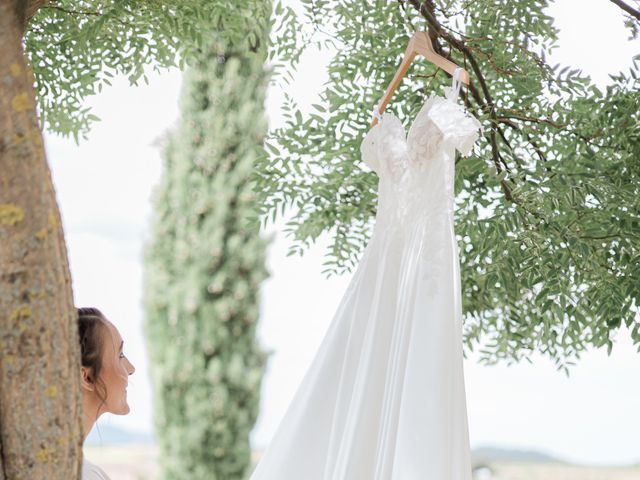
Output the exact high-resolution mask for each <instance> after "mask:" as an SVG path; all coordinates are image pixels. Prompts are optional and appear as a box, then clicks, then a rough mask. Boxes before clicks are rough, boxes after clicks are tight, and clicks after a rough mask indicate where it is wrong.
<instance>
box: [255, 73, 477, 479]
mask: <svg viewBox="0 0 640 480" xmlns="http://www.w3.org/2000/svg"><path fill="white" fill-rule="evenodd" d="M458 74H459V70H456V73H455V74H454V78H453V85H452V87H451V88H446V93H445V95H444V96H435V95H432V96H430V97H429V98H428V99H427V101H426V103H425V104H424V105H423V107H422V108H421V110H420V112H419V113H418V115H417V116H416V118H415V120H414V122H413V124H412V126H411V128H410V129H409V132H408V134H407V135H405V130H404V127H403V126H402V123H401V122H400V120H399V119H398V118H397V117H396V116H394V115H393V114H391V113H386V112H385V113H383V114H382V115H381V116H379V118H380V121H379V123H378V124H377V125H375V126H374V127H373V128H372V129H371V130H369V131H368V132H367V134H366V135H365V137H364V139H363V141H362V144H361V153H362V158H363V160H364V162H366V164H367V165H369V166H370V167H371V168H372V169H373V170H374V171H375V172H376V173H377V174H378V176H379V187H378V195H379V196H378V210H377V214H376V222H375V227H374V230H373V234H372V237H371V239H370V241H369V243H368V245H367V247H366V248H365V250H364V253H363V256H362V259H361V261H360V263H359V264H358V266H357V268H356V270H355V272H354V275H353V277H352V280H351V282H350V284H349V286H348V288H347V291H346V292H345V294H344V297H343V298H342V300H341V302H340V304H339V306H338V309H337V311H336V313H335V316H334V318H333V320H332V322H331V324H330V326H329V328H328V330H327V333H326V335H325V337H324V339H323V340H322V343H321V344H320V347H319V349H318V351H317V353H316V355H315V357H314V359H313V361H312V363H311V366H310V367H309V369H308V371H307V373H306V374H305V376H304V378H303V380H302V382H301V384H300V386H299V388H298V390H297V392H296V394H295V395H294V397H293V400H292V401H291V404H290V405H289V407H288V409H287V411H286V413H285V416H284V418H283V420H282V422H281V423H280V425H279V427H278V430H277V432H276V434H275V436H274V438H273V440H272V442H271V443H270V445H269V447H268V448H267V450H266V451H265V453H264V455H263V456H262V458H261V459H260V461H259V463H258V465H257V466H256V468H255V470H254V472H253V474H252V475H251V477H250V480H471V459H470V447H469V436H468V426H467V410H466V399H465V387H464V375H463V356H462V308H461V306H462V304H461V297H460V274H459V258H458V248H457V244H456V240H455V235H454V224H453V218H454V217H453V206H454V193H453V180H454V159H455V149H457V150H458V151H460V152H461V153H462V154H464V155H467V154H468V153H469V151H470V150H471V147H472V146H473V144H474V143H475V141H476V140H477V139H478V136H479V131H482V127H481V125H480V123H479V122H478V120H477V119H476V118H474V117H473V116H471V115H470V114H468V113H467V112H466V111H465V110H464V107H463V105H461V104H459V103H458V102H457V97H458V92H459V89H460V84H459V82H458Z"/></svg>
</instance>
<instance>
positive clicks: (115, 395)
mask: <svg viewBox="0 0 640 480" xmlns="http://www.w3.org/2000/svg"><path fill="white" fill-rule="evenodd" d="M106 330H107V331H106V332H105V334H104V336H103V339H104V340H103V349H102V370H101V371H100V378H101V379H102V381H103V382H104V384H105V387H106V389H107V401H106V403H105V404H104V405H102V406H101V407H100V412H101V413H104V412H110V413H114V414H116V415H126V414H127V413H129V410H130V409H129V404H128V403H127V386H128V384H129V375H131V374H133V372H135V371H136V369H135V367H134V366H133V365H132V364H131V362H130V361H129V359H128V358H127V357H126V356H125V354H124V352H123V347H124V342H123V340H122V337H121V336H120V332H118V329H117V328H116V327H115V325H113V323H111V322H107V329H106Z"/></svg>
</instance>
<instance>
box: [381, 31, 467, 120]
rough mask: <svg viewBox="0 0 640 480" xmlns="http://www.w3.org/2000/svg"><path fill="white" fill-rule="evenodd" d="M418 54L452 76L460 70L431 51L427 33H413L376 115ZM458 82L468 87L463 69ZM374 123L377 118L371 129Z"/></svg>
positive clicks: (387, 101) (382, 110) (465, 72)
mask: <svg viewBox="0 0 640 480" xmlns="http://www.w3.org/2000/svg"><path fill="white" fill-rule="evenodd" d="M418 53H419V54H421V55H422V56H424V57H426V58H427V60H429V61H431V62H432V63H434V64H436V65H437V66H438V67H440V68H442V69H443V70H445V71H446V72H449V73H450V74H451V75H452V76H453V72H455V70H456V68H461V67H458V65H456V64H455V63H453V62H452V61H450V60H448V59H446V58H445V57H443V56H442V55H438V54H437V53H436V52H435V50H434V49H433V44H432V43H431V39H430V38H429V36H428V35H427V32H415V33H414V34H413V36H412V37H411V40H409V45H407V50H406V51H405V52H404V58H403V59H402V63H401V64H400V67H398V71H397V72H396V74H395V75H394V76H393V80H391V83H390V84H389V86H388V87H387V91H386V92H384V96H383V97H382V100H381V101H380V103H379V104H378V113H380V114H382V112H384V109H385V108H386V106H387V104H388V103H389V100H391V96H392V95H393V92H395V91H396V88H398V85H400V81H401V80H402V77H404V75H405V73H407V70H409V66H410V65H411V62H413V59H414V58H415V57H416V55H417V54H418ZM460 81H461V82H463V83H464V84H465V85H469V73H468V72H467V71H466V70H465V69H464V68H463V69H462V71H461V72H460ZM376 123H378V118H377V117H375V116H374V118H373V120H372V121H371V126H372V127H373V126H374V125H375V124H376Z"/></svg>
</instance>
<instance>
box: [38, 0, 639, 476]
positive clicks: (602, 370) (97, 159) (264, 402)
mask: <svg viewBox="0 0 640 480" xmlns="http://www.w3.org/2000/svg"><path fill="white" fill-rule="evenodd" d="M608 3H609V2H606V1H602V0H601V1H596V0H583V1H580V2H578V1H577V0H573V1H564V2H556V3H555V4H554V5H553V6H552V7H551V8H550V13H551V14H552V15H553V16H554V17H555V18H556V25H557V26H558V27H559V28H560V30H561V31H560V41H559V45H560V47H559V48H558V49H557V50H555V51H553V52H552V54H551V55H550V57H551V58H549V59H548V61H549V63H551V64H553V63H556V62H562V63H564V64H569V65H572V66H573V67H577V68H580V69H582V70H583V72H584V73H587V74H589V75H590V76H591V77H592V79H593V80H594V82H595V83H596V84H597V85H598V86H599V87H601V88H604V86H606V85H607V84H608V82H609V80H610V79H609V77H608V73H611V72H617V71H619V70H622V69H625V68H626V67H627V65H628V63H629V58H631V57H632V56H633V55H634V54H637V53H638V51H639V50H640V49H639V48H638V47H639V45H638V43H637V42H630V41H628V40H627V37H628V32H627V30H626V29H625V28H624V26H623V18H622V16H621V15H620V13H619V11H617V10H616V9H614V8H609V5H608ZM605 37H606V39H607V40H606V42H604V41H603V38H605ZM372 55H375V52H372ZM328 61H329V56H328V53H327V52H318V51H313V50H310V51H308V52H307V53H305V55H304V56H303V58H302V59H301V66H300V68H299V69H298V73H297V75H296V78H295V81H294V83H293V85H292V88H290V89H288V93H289V94H290V95H291V96H292V97H293V98H294V99H295V100H296V101H297V102H298V103H299V104H300V105H301V106H310V105H311V104H313V103H317V102H318V98H317V95H318V92H319V91H320V88H321V85H322V83H323V82H324V81H325V80H326V78H327V72H326V69H325V67H326V65H327V63H328ZM148 76H149V84H148V85H144V84H143V85H141V86H138V87H132V86H129V85H128V82H127V81H126V80H125V79H123V78H116V79H114V81H113V87H112V88H109V89H105V90H103V92H102V93H101V94H100V95H97V96H95V97H93V98H91V99H90V102H89V104H90V105H91V106H92V107H93V111H94V113H95V114H96V115H98V116H99V117H100V118H101V122H99V123H97V124H96V125H95V126H94V127H93V129H92V131H91V133H90V136H89V139H88V141H86V142H82V143H81V145H80V146H76V145H75V144H74V143H73V141H72V140H70V139H69V140H66V139H61V138H60V137H57V136H52V135H49V134H47V135H46V137H45V140H46V147H47V152H48V159H49V162H50V165H51V168H52V171H53V177H54V184H55V188H56V191H57V195H58V200H59V204H60V208H61V211H62V217H63V223H64V228H65V232H66V240H67V244H68V249H69V256H70V264H71V273H72V278H73V283H74V292H75V302H76V305H77V306H94V307H98V308H100V309H101V310H102V311H103V312H104V313H105V314H106V315H107V317H108V318H109V319H111V320H112V321H113V322H114V323H115V324H116V325H117V327H118V328H119V330H120V332H121V334H122V337H123V338H124V340H125V353H126V354H127V355H128V357H129V359H130V360H131V361H132V363H133V364H134V365H135V366H136V368H137V371H136V373H135V375H134V376H133V377H132V378H131V381H130V386H129V394H128V398H129V403H130V406H131V413H130V414H129V415H127V416H123V417H118V416H113V415H110V414H107V415H104V416H103V417H102V418H101V419H100V420H99V422H98V424H97V425H96V427H95V428H94V430H93V431H92V433H91V435H90V437H89V439H88V441H87V446H86V447H85V455H86V456H87V457H88V458H89V459H91V460H93V461H94V462H96V463H98V464H99V465H101V466H102V467H103V468H104V469H105V471H107V473H109V474H110V475H111V476H112V478H113V479H123V480H124V479H127V480H128V479H153V478H154V472H156V471H157V462H156V460H157V451H158V450H157V446H156V442H155V437H154V433H153V427H152V424H153V422H152V412H153V408H154V401H153V397H152V389H151V384H150V378H149V373H148V369H149V360H148V354H147V350H146V344H145V339H144V335H143V329H142V322H143V306H142V300H141V299H142V247H143V245H144V243H145V242H146V241H147V240H148V238H149V235H150V223H149V221H150V215H151V203H150V196H151V192H152V189H153V188H154V186H155V185H157V183H158V181H159V179H160V174H161V168H162V160H161V157H160V150H159V139H160V138H161V137H162V135H163V134H164V132H166V131H167V129H168V128H170V127H171V126H172V125H174V123H175V122H176V121H177V119H178V117H179V110H178V97H179V92H180V87H181V81H182V75H181V72H180V71H178V70H172V71H168V72H165V73H162V74H156V73H153V72H151V71H149V73H148ZM283 98H284V97H283V92H282V91H281V90H280V89H279V88H277V87H273V88H271V89H270V90H269V91H268V97H267V102H266V113H267V116H268V119H269V125H270V127H277V126H278V125H280V124H282V122H283V118H282V116H281V112H280V105H281V104H282V101H283ZM285 223H286V218H284V219H279V220H278V221H277V222H276V224H274V225H270V226H269V227H268V228H267V229H266V230H265V234H267V235H273V236H274V241H273V242H272V243H271V245H270V246H269V248H268V256H267V264H268V269H269V273H270V277H269V278H268V280H266V281H265V282H264V284H263V287H262V289H261V291H260V312H261V313H260V319H259V324H258V336H259V339H260V342H261V344H262V345H264V346H265V347H266V348H268V349H272V350H273V351H274V354H273V355H272V356H271V357H270V360H269V363H268V367H267V371H266V375H265V377H264V381H263V387H262V392H261V400H260V416H259V418H258V421H257V424H256V425H255V428H254V430H253V431H252V433H251V444H252V448H253V451H254V459H256V460H257V459H258V458H259V456H260V453H261V452H262V451H263V449H264V448H265V447H266V446H267V445H268V443H269V441H270V439H271V437H272V436H273V434H274V432H275V430H276V428H277V426H278V423H279V420H280V419H281V418H282V416H283V415H284V412H285V410H286V408H287V406H288V403H289V401H290V400H291V398H292V397H293V394H294V393H295V390H296V388H297V385H298V384H299V382H300V380H301V379H302V377H303V375H304V373H305V371H306V368H307V367H308V365H309V363H310V362H311V360H312V358H313V356H314V353H315V351H316V349H317V347H318V346H319V344H320V341H321V340H322V337H323V335H324V332H325V331H326V328H327V327H328V325H329V323H330V321H331V320H332V318H333V314H334V312H335V309H336V307H337V305H338V303H339V301H340V299H341V297H342V294H343V292H344V291H345V288H346V286H347V285H348V283H349V280H350V276H349V275H348V274H347V275H343V276H341V277H332V278H329V279H327V278H325V277H324V275H322V274H321V271H322V269H323V268H322V263H323V254H324V251H325V248H326V245H327V241H328V239H327V238H325V237H321V239H320V241H319V242H318V243H317V244H316V245H314V246H313V247H312V248H311V249H310V250H309V251H308V252H307V253H306V254H305V255H304V256H303V257H299V256H289V257H287V256H286V253H287V247H288V243H289V241H288V239H287V238H285V236H284V234H283V233H282V230H283V227H284V225H285ZM320 294H322V300H321V301H320V297H319V295H320ZM531 360H532V362H533V364H528V363H522V364H519V365H511V366H506V365H496V366H490V367H487V366H482V365H479V364H478V363H477V359H476V357H475V355H474V354H473V353H471V354H469V355H468V358H467V359H466V360H465V364H464V368H465V379H466V395H467V408H468V416H469V430H470V439H471V445H472V449H473V461H474V465H475V476H476V478H477V479H509V480H519V479H522V480H533V479H544V480H553V479H564V480H570V479H576V480H589V479H594V480H595V479H598V480H609V479H616V480H622V479H626V480H631V479H636V480H637V479H640V409H639V408H638V401H639V399H640V356H639V354H638V352H636V350H635V349H634V348H633V347H632V344H631V340H630V336H629V332H628V331H627V330H626V329H625V327H624V326H623V327H622V329H621V330H620V331H619V335H618V337H617V339H616V342H615V345H614V348H613V352H612V353H611V356H607V354H606V349H602V350H599V351H591V352H587V353H586V354H585V355H583V357H582V359H581V361H580V362H579V363H578V364H577V365H576V366H575V367H574V368H573V369H572V370H571V376H570V377H569V378H566V377H565V375H564V374H562V373H561V372H558V371H557V370H556V369H555V367H554V365H553V364H552V362H550V361H549V360H548V359H545V358H542V357H539V356H537V355H534V356H532V357H531Z"/></svg>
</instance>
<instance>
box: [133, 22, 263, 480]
mask: <svg viewBox="0 0 640 480" xmlns="http://www.w3.org/2000/svg"><path fill="white" fill-rule="evenodd" d="M260 38H261V39H266V33H265V34H264V37H260ZM265 59H266V49H260V50H259V52H258V54H253V53H246V52H243V51H239V50H238V49H237V47H234V46H233V45H232V44H229V43H227V42H212V47H211V48H210V49H209V50H207V51H206V53H205V54H203V55H201V58H200V59H199V60H198V61H197V62H195V63H194V66H193V67H192V68H191V69H190V70H189V71H188V72H187V74H186V75H185V81H184V82H185V83H184V87H183V93H182V99H181V110H182V119H181V122H180V126H179V128H177V129H176V130H175V131H173V132H172V133H171V134H170V135H169V137H168V139H167V144H166V148H165V150H164V159H165V169H164V173H163V180H162V182H161V184H160V186H159V187H158V189H157V190H156V192H155V200H154V205H155V220H154V229H153V230H154V231H153V238H152V241H151V242H150V243H149V245H148V246H147V248H146V254H145V307H146V313H147V315H146V320H145V331H146V334H147V337H148V339H149V353H150V358H151V375H152V379H153V384H154V391H155V395H154V398H155V401H156V405H155V407H156V408H155V424H156V430H157V432H158V437H159V443H160V449H161V455H160V458H161V465H162V475H163V478H167V479H169V478H180V479H184V480H190V479H191V480H197V479H202V480H205V479H206V480H215V479H224V480H233V479H242V478H244V476H245V474H246V472H247V470H248V468H249V467H250V465H251V447H250V443H249V434H250V432H251V430H252V429H253V426H254V423H255V420H256V418H257V415H258V411H259V399H260V388H261V386H260V383H261V379H262V375H263V373H264V368H265V365H266V359H267V353H265V352H264V351H263V350H262V349H261V347H260V346H259V345H258V344H257V342H256V338H255V336H256V324H257V321H258V317H259V302H258V294H259V291H260V285H261V282H262V281H263V280H264V279H265V278H266V277H267V274H268V273H267V271H266V268H265V256H266V254H265V249H266V241H265V240H264V239H263V238H261V236H260V234H259V230H260V224H259V223H258V222H253V223H252V222H250V221H248V218H249V213H250V212H252V211H253V210H255V209H257V206H256V204H255V194H254V193H253V187H254V186H253V184H252V183H251V181H250V176H251V172H252V171H253V168H254V163H255V161H256V159H257V158H258V156H259V155H260V154H261V151H262V142H263V140H264V137H265V135H266V133H267V122H266V118H265V116H264V100H265V92H266V87H267V78H268V71H267V70H266V69H265V68H264V67H263V64H264V62H265Z"/></svg>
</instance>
